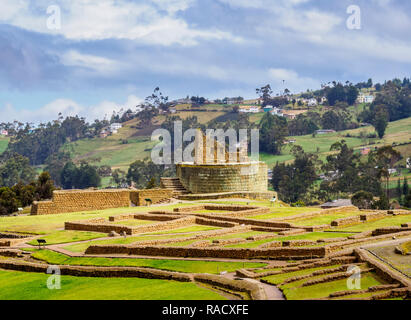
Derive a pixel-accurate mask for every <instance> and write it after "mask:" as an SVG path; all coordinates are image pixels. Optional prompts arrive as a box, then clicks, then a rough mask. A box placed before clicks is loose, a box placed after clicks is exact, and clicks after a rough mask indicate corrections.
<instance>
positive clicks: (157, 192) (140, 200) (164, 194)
mask: <svg viewBox="0 0 411 320" xmlns="http://www.w3.org/2000/svg"><path fill="white" fill-rule="evenodd" d="M172 197H173V191H172V190H169V189H147V190H132V191H130V200H131V202H132V203H133V204H135V205H136V206H146V205H148V204H150V203H148V202H147V201H146V199H150V200H151V204H156V203H159V202H162V201H163V200H165V199H170V198H172Z"/></svg>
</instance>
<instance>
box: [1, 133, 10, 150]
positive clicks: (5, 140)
mask: <svg viewBox="0 0 411 320" xmlns="http://www.w3.org/2000/svg"><path fill="white" fill-rule="evenodd" d="M9 141H10V139H9V138H4V137H0V154H2V153H3V152H4V150H6V148H7V145H8V144H9Z"/></svg>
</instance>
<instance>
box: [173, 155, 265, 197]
mask: <svg viewBox="0 0 411 320" xmlns="http://www.w3.org/2000/svg"><path fill="white" fill-rule="evenodd" d="M177 177H178V178H179V180H180V182H181V183H182V185H183V186H184V187H185V188H186V189H187V190H188V191H190V192H191V193H194V194H198V193H219V192H236V191H253V192H266V191H267V189H268V178H267V165H266V164H265V163H263V162H249V163H237V164H224V165H218V164H203V165H196V164H178V165H177Z"/></svg>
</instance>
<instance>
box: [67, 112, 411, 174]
mask: <svg viewBox="0 0 411 320" xmlns="http://www.w3.org/2000/svg"><path fill="white" fill-rule="evenodd" d="M180 108H181V109H183V110H187V111H183V110H181V111H179V110H178V109H177V113H175V114H174V115H178V116H180V117H181V118H183V119H185V118H187V117H190V116H194V115H195V116H197V117H198V119H199V122H200V123H207V122H208V121H210V120H213V119H217V120H219V121H224V120H228V119H232V118H233V117H234V116H235V114H233V113H231V112H227V111H228V110H230V111H231V108H230V107H225V108H224V109H225V110H227V111H226V112H224V111H223V110H224V109H223V108H222V107H221V106H220V107H217V106H208V107H207V109H208V110H211V111H208V110H207V111H198V110H197V111H191V110H189V111H188V107H186V106H185V107H181V106H180ZM200 110H201V109H200ZM217 110H218V111H217ZM262 116H263V114H262V113H261V114H252V115H250V120H251V121H253V122H255V123H258V122H259V121H260V120H261V118H262ZM163 121H164V116H158V117H156V118H155V119H154V120H153V126H152V127H151V128H144V129H140V130H139V129H137V128H136V125H137V124H138V120H136V119H134V120H131V121H129V122H126V123H124V126H123V128H121V129H120V130H119V133H118V134H116V135H113V136H109V137H107V138H104V139H101V138H95V139H92V140H81V141H77V142H75V143H71V144H69V145H67V146H66V150H70V152H71V153H72V155H73V157H74V159H75V160H85V159H89V160H90V159H95V158H101V162H100V163H99V165H110V166H111V167H112V168H121V169H122V170H125V169H127V167H128V166H129V164H130V163H132V162H133V161H135V160H140V159H144V158H147V157H149V156H150V151H151V149H152V147H153V146H154V145H155V142H152V141H151V139H150V136H149V133H151V132H152V131H153V130H154V129H155V128H158V127H159V126H160V125H161V123H162V122H163ZM410 127H411V118H407V119H403V120H400V121H395V122H390V123H389V126H388V128H387V131H386V135H385V137H384V138H383V139H381V140H380V139H361V138H360V137H359V136H360V133H361V132H365V133H373V132H374V128H373V127H363V128H358V129H354V130H347V131H340V132H336V133H331V134H325V135H317V136H315V137H313V136H312V135H311V134H310V135H305V136H296V137H289V140H296V142H295V144H297V145H301V146H302V147H303V148H304V150H305V151H306V152H318V154H319V157H320V159H322V160H324V159H325V158H326V156H327V155H328V154H329V153H330V147H331V145H332V144H333V143H335V142H337V141H341V140H342V139H344V140H345V141H347V143H348V145H349V146H350V147H353V148H355V149H357V150H360V149H361V148H363V147H367V146H368V147H376V146H381V145H386V144H392V143H394V142H395V143H397V144H404V143H410V142H411V131H410V130H409V128H410ZM122 140H127V141H128V144H123V143H122ZM291 148H292V144H289V145H287V146H285V147H284V148H283V154H282V155H279V156H273V155H269V154H264V153H262V154H261V159H262V160H263V161H265V162H267V164H268V165H269V166H273V165H274V164H275V163H276V162H277V161H279V162H287V161H291V160H292V159H293V156H292V155H291ZM317 148H318V150H317ZM398 150H400V151H401V153H403V155H404V156H408V157H410V156H411V148H410V145H408V146H400V147H398Z"/></svg>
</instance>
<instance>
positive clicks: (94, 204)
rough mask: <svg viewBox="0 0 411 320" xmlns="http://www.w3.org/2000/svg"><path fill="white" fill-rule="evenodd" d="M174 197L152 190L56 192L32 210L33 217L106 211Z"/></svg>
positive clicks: (166, 191) (169, 193) (162, 190)
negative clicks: (48, 199)
mask: <svg viewBox="0 0 411 320" xmlns="http://www.w3.org/2000/svg"><path fill="white" fill-rule="evenodd" d="M171 197H172V191H170V190H167V189H150V190H130V189H115V190H109V189H107V190H56V191H54V192H53V199H52V200H50V201H40V202H37V201H35V202H34V203H33V205H32V208H31V214H32V215H46V214H59V213H68V212H80V211H92V210H104V209H110V208H122V207H130V206H131V203H133V204H135V205H137V206H143V205H146V201H145V199H151V200H152V204H156V203H158V202H161V201H163V200H165V199H169V198H171Z"/></svg>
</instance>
